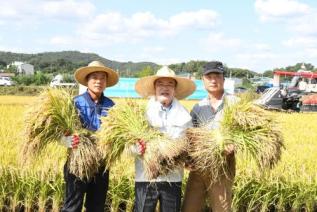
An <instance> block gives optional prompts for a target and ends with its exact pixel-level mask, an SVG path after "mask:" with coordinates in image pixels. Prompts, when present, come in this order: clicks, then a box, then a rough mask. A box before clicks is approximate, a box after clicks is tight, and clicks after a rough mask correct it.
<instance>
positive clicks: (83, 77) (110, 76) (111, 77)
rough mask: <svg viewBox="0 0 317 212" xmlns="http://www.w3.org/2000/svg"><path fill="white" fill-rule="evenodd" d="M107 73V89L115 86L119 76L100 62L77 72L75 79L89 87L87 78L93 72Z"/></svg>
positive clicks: (93, 62)
mask: <svg viewBox="0 0 317 212" xmlns="http://www.w3.org/2000/svg"><path fill="white" fill-rule="evenodd" d="M99 71H100V72H105V73H106V74H107V87H111V86H114V85H115V84H117V82H118V80H119V75H118V74H117V73H116V72H115V71H114V70H112V69H111V68H108V67H106V66H105V65H104V64H102V63H101V62H99V61H92V62H91V63H89V64H88V66H85V67H81V68H79V69H77V70H76V72H75V74H74V77H75V79H76V81H77V82H78V83H80V84H82V85H84V86H87V76H88V75H89V74H91V73H93V72H99Z"/></svg>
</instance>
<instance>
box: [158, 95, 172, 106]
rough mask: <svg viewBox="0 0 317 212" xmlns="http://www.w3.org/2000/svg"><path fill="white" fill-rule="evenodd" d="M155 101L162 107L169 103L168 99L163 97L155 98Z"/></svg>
mask: <svg viewBox="0 0 317 212" xmlns="http://www.w3.org/2000/svg"><path fill="white" fill-rule="evenodd" d="M156 100H157V101H158V102H160V103H161V104H162V105H168V104H169V103H170V102H171V100H170V98H168V97H165V96H157V97H156Z"/></svg>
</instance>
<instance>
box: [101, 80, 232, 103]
mask: <svg viewBox="0 0 317 212" xmlns="http://www.w3.org/2000/svg"><path fill="white" fill-rule="evenodd" d="M138 79H139V78H120V79H119V82H118V83H117V84H116V85H115V86H113V87H110V88H107V89H106V96H108V97H130V98H140V96H139V94H138V93H137V92H135V90H134V85H135V83H136V81H137V80H138ZM194 82H195V84H196V91H195V92H194V93H193V94H192V95H190V96H189V97H187V98H186V99H203V98H205V97H206V96H207V92H206V91H205V89H204V85H203V82H202V81H201V80H195V81H194ZM224 86H225V90H226V92H228V93H233V89H234V82H233V81H232V80H230V79H226V80H225V85H224Z"/></svg>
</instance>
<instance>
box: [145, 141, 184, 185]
mask: <svg viewBox="0 0 317 212" xmlns="http://www.w3.org/2000/svg"><path fill="white" fill-rule="evenodd" d="M187 149H188V142H187V141H186V140H185V139H177V140H172V139H166V138H159V139H156V140H151V141H150V142H147V147H146V151H145V153H144V155H143V165H144V167H145V174H146V176H147V177H148V178H149V179H150V180H152V179H155V178H157V177H158V176H160V175H166V174H167V173H168V172H169V171H172V170H175V169H176V168H180V167H183V166H184V162H185V160H186V157H187V152H186V150H187Z"/></svg>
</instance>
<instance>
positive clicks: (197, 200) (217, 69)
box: [182, 61, 237, 212]
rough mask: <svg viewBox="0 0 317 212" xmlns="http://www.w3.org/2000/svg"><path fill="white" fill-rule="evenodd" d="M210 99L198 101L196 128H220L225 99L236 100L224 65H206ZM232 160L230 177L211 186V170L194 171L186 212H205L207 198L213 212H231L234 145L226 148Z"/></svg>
mask: <svg viewBox="0 0 317 212" xmlns="http://www.w3.org/2000/svg"><path fill="white" fill-rule="evenodd" d="M202 80H203V83H204V86H205V89H206V90H207V92H208V96H207V97H206V98H204V99H202V100H201V101H200V102H198V103H197V104H196V105H195V106H194V108H193V109H192V111H191V113H190V114H191V116H192V121H193V125H194V127H199V126H202V125H203V126H207V127H208V128H209V129H215V128H217V127H219V123H220V121H221V119H222V114H223V107H224V99H226V100H228V101H229V102H234V101H236V100H237V99H236V97H235V96H232V95H228V94H226V93H225V91H224V81H225V78H224V67H223V65H222V63H221V62H217V61H215V62H209V63H207V64H206V65H205V66H204V73H203V77H202ZM224 154H225V155H227V159H228V167H229V174H228V175H226V176H222V177H221V179H220V180H219V181H218V182H215V183H214V184H212V185H211V186H210V179H212V177H213V176H210V174H209V173H208V171H207V170H206V172H204V173H201V172H199V171H191V172H190V173H189V178H188V181H187V185H186V192H185V198H184V203H183V208H182V209H183V211H185V212H200V211H202V209H203V207H204V203H205V198H206V197H207V198H208V200H209V202H210V204H211V209H212V211H213V212H226V211H231V203H232V186H233V180H234V175H235V158H234V146H233V145H228V146H227V147H226V148H225V152H224Z"/></svg>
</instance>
